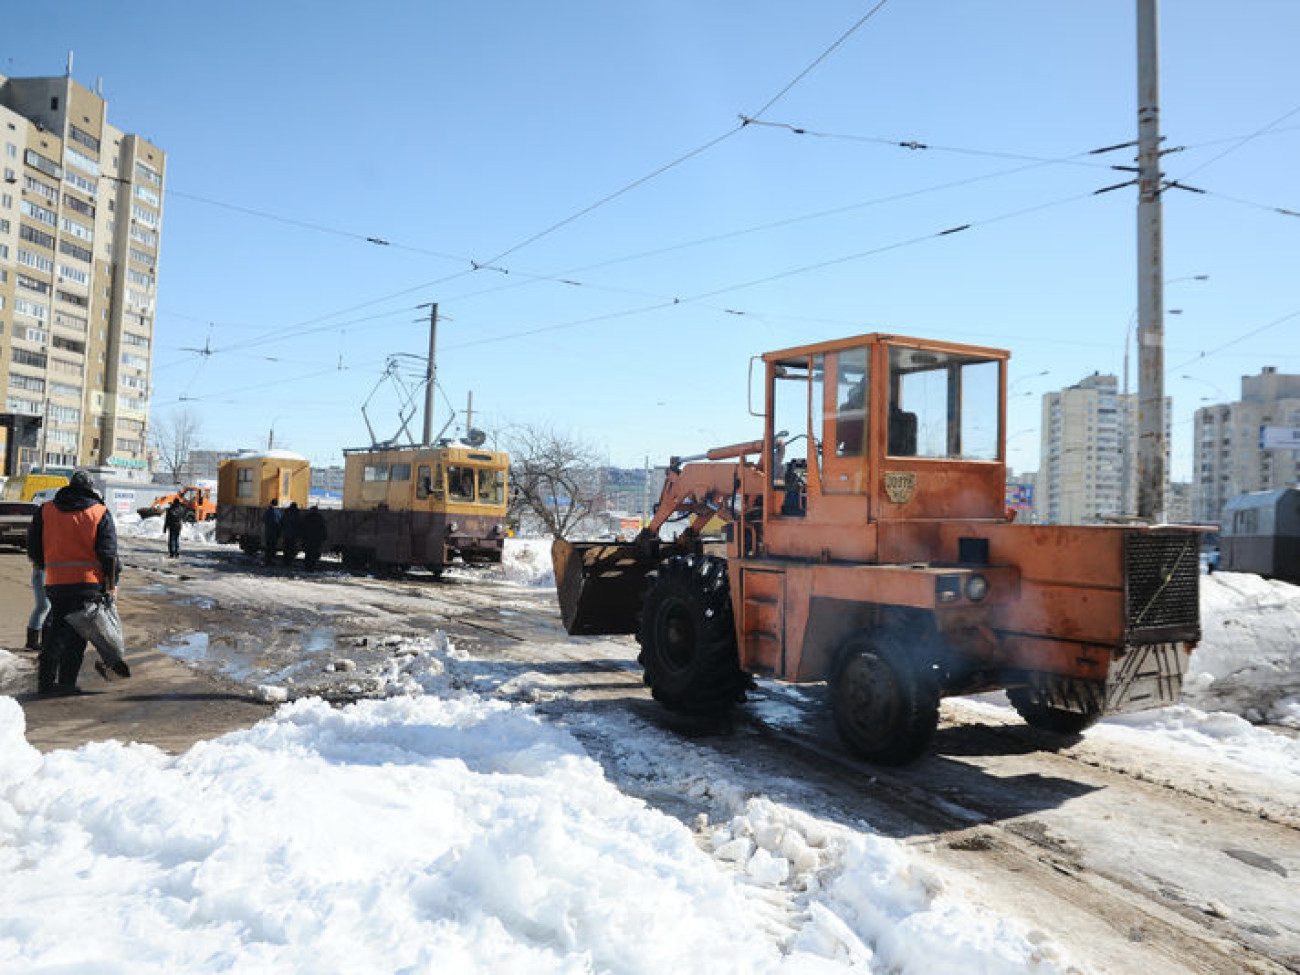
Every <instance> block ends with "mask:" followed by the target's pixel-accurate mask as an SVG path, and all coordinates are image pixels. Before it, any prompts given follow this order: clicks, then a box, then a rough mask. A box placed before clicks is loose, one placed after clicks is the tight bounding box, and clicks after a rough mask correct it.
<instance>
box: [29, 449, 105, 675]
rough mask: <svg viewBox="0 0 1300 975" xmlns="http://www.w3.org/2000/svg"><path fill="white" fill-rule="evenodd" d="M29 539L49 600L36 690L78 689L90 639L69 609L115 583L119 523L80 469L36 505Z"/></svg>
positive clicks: (73, 609) (94, 597)
mask: <svg viewBox="0 0 1300 975" xmlns="http://www.w3.org/2000/svg"><path fill="white" fill-rule="evenodd" d="M27 545H28V549H27V555H28V557H29V558H30V559H31V560H32V562H33V564H35V565H38V566H41V567H42V568H44V570H45V594H46V596H47V597H49V600H50V612H49V615H48V616H47V617H46V618H45V630H44V633H43V634H42V637H43V639H42V645H41V653H40V657H39V659H38V665H37V692H38V693H40V694H76V693H78V690H79V689H78V687H77V675H78V674H79V673H80V672H81V662H82V660H83V659H84V657H85V654H86V639H85V637H83V636H81V634H79V633H78V632H77V631H76V630H74V629H73V628H72V624H71V623H69V622H68V614H69V613H73V612H76V611H77V610H79V609H81V608H83V607H84V606H86V605H87V604H88V603H91V602H93V601H94V600H96V599H98V598H99V597H100V596H101V595H102V594H104V593H109V594H112V593H113V592H115V591H116V589H117V573H118V561H117V528H116V526H115V525H114V524H113V516H112V515H111V514H110V513H109V511H108V508H107V507H105V505H104V500H103V499H102V498H101V497H100V496H99V495H98V494H96V493H95V487H94V484H93V483H92V482H91V480H90V475H88V474H87V473H86V472H85V471H77V472H76V473H74V474H73V475H72V479H71V480H70V481H69V483H68V484H67V486H66V487H63V488H61V489H60V490H59V492H58V493H57V494H56V495H54V500H53V501H47V502H46V503H45V504H43V505H42V506H41V507H40V508H38V509H37V510H36V514H35V515H34V516H33V517H32V527H31V530H30V531H29V532H28V535H27ZM112 669H113V671H114V672H115V673H116V674H117V675H118V676H119V677H130V676H131V670H130V668H129V667H127V665H126V662H125V661H122V660H119V661H118V662H117V663H116V664H113V665H112ZM106 676H107V675H106Z"/></svg>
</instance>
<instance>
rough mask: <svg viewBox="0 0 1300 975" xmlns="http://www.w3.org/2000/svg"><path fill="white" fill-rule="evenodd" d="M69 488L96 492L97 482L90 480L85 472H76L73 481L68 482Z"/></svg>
mask: <svg viewBox="0 0 1300 975" xmlns="http://www.w3.org/2000/svg"><path fill="white" fill-rule="evenodd" d="M68 486H69V487H73V488H76V489H77V490H78V491H94V490H95V482H94V481H92V480H91V479H90V475H89V474H87V473H86V472H85V471H74V472H73V474H72V479H71V480H70V481H68Z"/></svg>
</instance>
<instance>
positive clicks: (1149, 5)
mask: <svg viewBox="0 0 1300 975" xmlns="http://www.w3.org/2000/svg"><path fill="white" fill-rule="evenodd" d="M1157 6H1158V0H1137V58H1138V74H1137V78H1138V91H1137V95H1138V99H1137V101H1138V210H1137V258H1138V269H1137V270H1138V274H1137V277H1138V332H1137V335H1138V495H1137V515H1138V517H1139V518H1142V519H1144V520H1146V521H1148V522H1157V521H1163V520H1164V517H1165V489H1166V486H1167V484H1166V482H1167V481H1168V477H1169V475H1168V471H1167V470H1166V459H1167V454H1168V445H1167V443H1166V440H1165V350H1164V340H1165V322H1164V257H1163V252H1162V247H1163V241H1162V233H1163V230H1162V226H1161V214H1160V210H1161V204H1160V68H1159V30H1158V22H1159V17H1158V14H1157Z"/></svg>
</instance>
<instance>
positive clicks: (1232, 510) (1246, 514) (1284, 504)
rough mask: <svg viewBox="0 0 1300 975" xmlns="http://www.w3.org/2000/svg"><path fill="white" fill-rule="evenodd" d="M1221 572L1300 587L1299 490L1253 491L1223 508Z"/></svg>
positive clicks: (1220, 540) (1220, 536) (1220, 551)
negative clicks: (1283, 581) (1258, 576)
mask: <svg viewBox="0 0 1300 975" xmlns="http://www.w3.org/2000/svg"><path fill="white" fill-rule="evenodd" d="M1219 568H1220V569H1221V570H1223V571H1225V572H1254V573H1256V574H1257V575H1261V576H1264V577H1265V578H1269V579H1283V580H1285V581H1287V582H1295V583H1300V490H1297V489H1296V488H1283V489H1280V490H1276V491H1254V492H1252V493H1250V494H1243V495H1240V496H1238V497H1235V498H1233V499H1232V500H1231V501H1229V502H1228V503H1227V504H1226V505H1224V507H1223V527H1222V529H1221V530H1220V532H1219Z"/></svg>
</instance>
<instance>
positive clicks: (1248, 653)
mask: <svg viewBox="0 0 1300 975" xmlns="http://www.w3.org/2000/svg"><path fill="white" fill-rule="evenodd" d="M1201 631H1202V634H1201V643H1200V646H1198V647H1197V649H1196V652H1195V653H1194V654H1192V660H1191V664H1190V667H1189V669H1188V675H1187V679H1186V681H1185V682H1184V685H1183V701H1184V702H1185V703H1187V704H1190V705H1192V706H1194V707H1196V708H1200V709H1203V710H1207V711H1229V712H1231V713H1233V714H1237V715H1240V716H1241V717H1244V718H1246V719H1247V720H1250V721H1253V722H1261V721H1267V722H1270V723H1273V724H1285V725H1290V726H1292V727H1296V728H1300V586H1294V585H1290V584H1289V583H1285V582H1277V581H1273V580H1268V579H1261V578H1260V577H1259V576H1256V575H1250V574H1246V573H1240V572H1216V573H1214V574H1213V575H1207V576H1202V577H1201Z"/></svg>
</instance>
